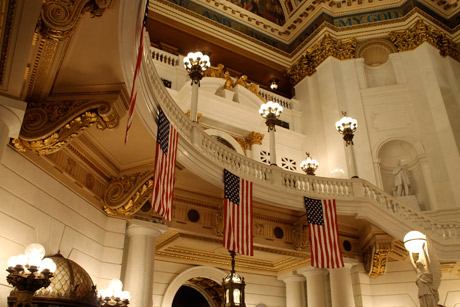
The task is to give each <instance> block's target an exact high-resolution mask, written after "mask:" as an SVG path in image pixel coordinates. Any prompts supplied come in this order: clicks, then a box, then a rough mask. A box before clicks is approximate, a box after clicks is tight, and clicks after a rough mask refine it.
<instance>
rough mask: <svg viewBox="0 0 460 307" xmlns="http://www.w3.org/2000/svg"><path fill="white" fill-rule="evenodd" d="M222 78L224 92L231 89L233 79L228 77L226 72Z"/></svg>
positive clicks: (228, 74)
mask: <svg viewBox="0 0 460 307" xmlns="http://www.w3.org/2000/svg"><path fill="white" fill-rule="evenodd" d="M224 76H225V84H224V87H225V89H226V90H229V89H230V88H232V87H233V86H234V84H233V79H232V77H231V76H230V73H229V72H228V71H226V72H225V74H224Z"/></svg>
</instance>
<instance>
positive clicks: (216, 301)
mask: <svg viewBox="0 0 460 307" xmlns="http://www.w3.org/2000/svg"><path fill="white" fill-rule="evenodd" d="M222 294H223V291H222V286H221V285H219V284H218V283H216V282H215V281H213V280H211V279H208V278H203V277H195V278H192V279H190V280H187V281H186V282H185V283H184V284H183V285H182V286H181V287H180V288H179V290H178V291H177V292H176V295H175V296H174V300H173V303H172V307H188V306H196V307H220V306H221V305H222Z"/></svg>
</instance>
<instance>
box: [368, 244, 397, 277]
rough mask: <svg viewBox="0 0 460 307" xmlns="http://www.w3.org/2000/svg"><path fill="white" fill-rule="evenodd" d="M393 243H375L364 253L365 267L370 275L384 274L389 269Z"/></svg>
mask: <svg viewBox="0 0 460 307" xmlns="http://www.w3.org/2000/svg"><path fill="white" fill-rule="evenodd" d="M391 249H392V244H391V243H390V242H386V243H378V242H376V243H374V244H373V245H372V246H370V247H369V248H368V249H367V251H366V252H365V253H364V268H365V269H366V272H367V273H368V274H369V276H370V277H377V276H380V275H384V274H385V273H386V269H387V261H388V254H389V253H390V252H391Z"/></svg>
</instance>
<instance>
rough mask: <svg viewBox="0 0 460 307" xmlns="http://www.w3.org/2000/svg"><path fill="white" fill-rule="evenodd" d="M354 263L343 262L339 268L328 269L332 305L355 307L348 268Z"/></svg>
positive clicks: (334, 306) (335, 306)
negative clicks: (342, 265)
mask: <svg viewBox="0 0 460 307" xmlns="http://www.w3.org/2000/svg"><path fill="white" fill-rule="evenodd" d="M353 265H354V264H351V263H345V267H343V268H340V269H329V279H330V285H331V300H332V307H355V297H354V294H353V285H352V282H351V275H350V270H351V268H352V266H353Z"/></svg>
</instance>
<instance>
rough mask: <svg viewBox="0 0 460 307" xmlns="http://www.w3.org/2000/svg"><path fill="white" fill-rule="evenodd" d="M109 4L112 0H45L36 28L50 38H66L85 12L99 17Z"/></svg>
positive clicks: (57, 39) (58, 39)
mask: <svg viewBox="0 0 460 307" xmlns="http://www.w3.org/2000/svg"><path fill="white" fill-rule="evenodd" d="M111 4H112V0H74V1H65V0H47V1H45V2H44V3H43V6H42V10H41V13H40V20H39V23H38V25H37V26H38V30H39V32H40V34H41V35H42V36H43V37H45V38H47V39H50V40H56V41H60V40H63V39H66V38H68V37H69V36H70V35H72V33H73V32H74V31H75V30H76V28H77V25H78V22H79V21H80V18H81V17H82V16H83V15H84V14H85V13H87V12H88V13H90V14H91V17H100V16H102V14H103V13H104V12H105V11H106V10H107V9H108V8H110V6H111Z"/></svg>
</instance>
